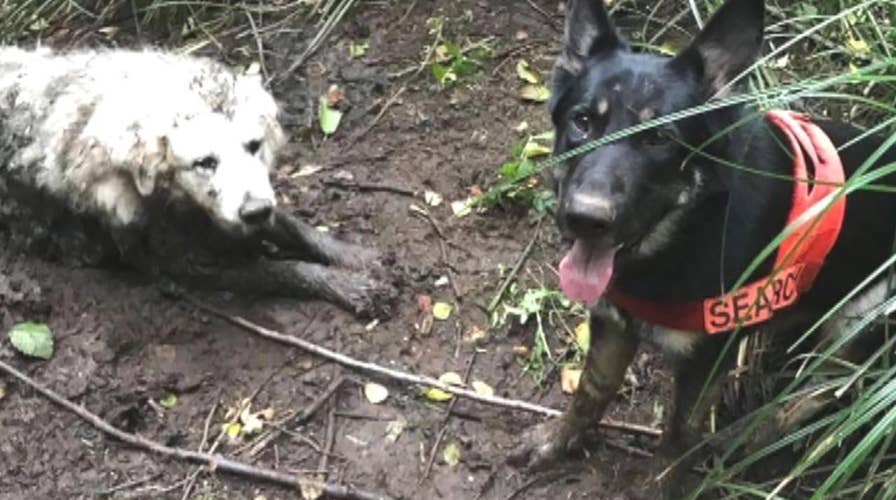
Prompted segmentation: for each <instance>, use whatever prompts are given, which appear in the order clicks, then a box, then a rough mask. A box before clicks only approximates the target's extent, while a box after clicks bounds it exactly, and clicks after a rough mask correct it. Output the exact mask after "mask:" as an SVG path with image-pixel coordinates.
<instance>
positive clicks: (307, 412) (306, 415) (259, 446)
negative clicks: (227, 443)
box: [249, 377, 345, 457]
mask: <svg viewBox="0 0 896 500" xmlns="http://www.w3.org/2000/svg"><path fill="white" fill-rule="evenodd" d="M343 382H345V377H338V378H336V380H334V381H333V383H331V384H330V385H329V386H327V388H326V389H324V392H322V393H321V394H320V396H318V397H317V398H316V399H315V400H314V401H312V402H311V404H310V405H308V406H306V407H305V408H304V409H303V410H302V411H301V412H299V414H297V415H296V416H295V418H293V419H291V420H292V422H291V423H292V425H302V424H304V423H305V422H307V421H309V420H311V417H313V416H314V414H315V413H317V411H318V410H320V408H321V407H322V406H323V405H324V403H326V402H327V401H328V400H329V399H330V398H331V397H333V395H334V394H336V391H338V390H339V388H340V387H342V383H343ZM283 429H284V428H283V427H280V428H277V429H274V430H273V431H271V433H270V434H269V435H268V436H267V437H265V438H264V439H262V440H261V441H259V442H258V443H256V444H254V445H253V446H252V447H251V448H250V449H249V456H250V457H254V456H255V455H258V454H259V453H261V450H263V449H264V448H265V447H267V446H268V445H269V444H270V443H271V442H272V441H274V440H275V439H277V437H279V436H280V434H282V433H283Z"/></svg>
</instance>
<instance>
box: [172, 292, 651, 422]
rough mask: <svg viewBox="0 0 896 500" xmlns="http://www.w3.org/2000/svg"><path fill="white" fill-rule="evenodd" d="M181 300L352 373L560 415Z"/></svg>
mask: <svg viewBox="0 0 896 500" xmlns="http://www.w3.org/2000/svg"><path fill="white" fill-rule="evenodd" d="M182 298H183V300H184V301H185V302H187V303H188V304H191V305H193V306H194V307H197V308H199V309H201V310H203V311H205V312H207V313H209V314H212V315H215V316H217V317H219V318H221V319H223V320H226V321H227V322H229V323H231V324H233V325H236V326H238V327H240V328H242V329H244V330H246V331H248V332H251V333H254V334H256V335H258V336H260V337H264V338H266V339H268V340H273V341H275V342H280V343H282V344H287V345H290V346H293V347H298V348H299V349H302V350H304V351H308V352H310V353H313V354H316V355H318V356H321V357H323V358H326V359H328V360H330V361H333V362H335V363H339V364H340V365H343V366H347V367H349V368H354V369H356V370H361V371H365V372H370V373H375V374H377V375H381V376H384V377H389V378H391V379H394V380H398V381H401V382H406V383H409V384H416V385H422V386H429V387H435V388H437V389H441V390H443V391H445V392H448V393H451V394H454V395H455V396H460V397H464V398H467V399H471V400H473V401H478V402H480V403H483V404H487V405H491V406H497V407H501V408H509V409H513V410H521V411H527V412H530V413H536V414H540V415H545V416H548V417H558V416H560V415H562V414H563V412H561V411H560V410H556V409H554V408H548V407H546V406H542V405H539V404H534V403H530V402H528V401H520V400H516V399H509V398H503V397H500V396H487V395H484V394H479V393H477V392H476V391H473V390H470V389H465V388H463V387H458V386H455V385H451V384H446V383H444V382H442V381H440V380H438V379H436V378H433V377H428V376H426V375H415V374H412V373H408V372H404V371H401V370H394V369H392V368H386V367H384V366H380V365H377V364H375V363H370V362H367V361H361V360H358V359H355V358H352V357H350V356H346V355H345V354H341V353H338V352H336V351H333V350H330V349H327V348H326V347H321V346H319V345H317V344H313V343H311V342H308V341H307V340H304V339H301V338H299V337H293V336H292V335H286V334H283V333H280V332H278V331H276V330H271V329H269V328H265V327H263V326H261V325H258V324H256V323H253V322H251V321H249V320H247V319H245V318H242V317H240V316H235V315H231V314H229V313H226V312H224V311H222V310H220V309H217V308H215V307H212V306H209V305H206V304H203V303H202V302H199V301H198V300H196V299H194V298H192V297H190V296H187V295H183V296H182ZM600 426H602V427H604V428H607V429H613V430H618V431H624V432H630V433H634V434H644V435H647V436H651V437H659V436H661V435H662V431H660V430H658V429H654V428H652V427H647V426H643V425H637V424H629V423H626V422H618V421H615V420H612V419H609V418H607V417H604V419H603V420H601V422H600Z"/></svg>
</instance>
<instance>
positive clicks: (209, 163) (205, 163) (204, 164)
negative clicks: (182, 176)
mask: <svg viewBox="0 0 896 500" xmlns="http://www.w3.org/2000/svg"><path fill="white" fill-rule="evenodd" d="M193 168H200V169H203V170H208V171H210V172H214V171H215V169H216V168H218V159H217V158H215V157H214V156H205V157H202V158H200V159H198V160H196V161H194V162H193Z"/></svg>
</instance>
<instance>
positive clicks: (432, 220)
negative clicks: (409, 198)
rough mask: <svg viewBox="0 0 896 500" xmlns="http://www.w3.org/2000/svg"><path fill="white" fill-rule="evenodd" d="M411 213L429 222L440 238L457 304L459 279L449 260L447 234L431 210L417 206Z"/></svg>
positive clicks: (459, 294) (443, 261) (446, 269)
mask: <svg viewBox="0 0 896 500" xmlns="http://www.w3.org/2000/svg"><path fill="white" fill-rule="evenodd" d="M411 213H414V214H417V215H418V216H420V217H423V218H424V219H426V220H428V221H429V223H430V225H432V228H433V230H434V231H435V232H436V234H437V235H438V236H439V251H440V253H441V255H442V265H444V266H445V272H446V274H447V275H448V281H449V282H450V283H451V291H452V292H454V299H455V301H457V302H460V299H461V293H460V289H458V287H457V279H456V277H455V276H454V270H453V269H452V268H451V261H450V260H449V259H448V247H447V246H446V245H445V243H446V242H447V241H448V238H447V237H446V236H445V232H444V231H442V226H440V225H439V223H438V222H436V219H435V218H434V217H433V216H432V214H431V213H429V210H426V209H424V208H420V207H418V206H416V205H411Z"/></svg>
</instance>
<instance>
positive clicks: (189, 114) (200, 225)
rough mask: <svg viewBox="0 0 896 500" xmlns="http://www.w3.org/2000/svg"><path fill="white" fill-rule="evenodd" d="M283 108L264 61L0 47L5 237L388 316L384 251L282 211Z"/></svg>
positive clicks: (183, 279)
mask: <svg viewBox="0 0 896 500" xmlns="http://www.w3.org/2000/svg"><path fill="white" fill-rule="evenodd" d="M250 68H251V67H250ZM279 114H280V112H279V109H278V105H277V103H276V101H275V100H274V98H273V96H272V95H271V94H270V93H269V92H268V91H267V90H266V89H265V88H264V86H263V85H262V81H261V78H260V76H259V75H258V73H257V71H251V70H247V71H241V72H238V71H235V70H233V69H231V68H229V67H227V66H225V65H223V64H221V63H219V62H216V61H214V60H212V59H208V58H204V57H196V56H187V55H178V54H174V53H171V52H167V51H162V50H158V49H139V50H138V49H102V50H89V49H84V50H73V51H68V52H62V53H55V52H53V51H51V50H48V49H35V50H25V49H21V48H16V47H4V48H0V243H5V245H4V246H5V247H6V251H9V252H12V251H14V250H13V249H12V248H11V247H12V246H16V247H21V248H22V249H23V250H25V251H29V252H31V251H35V253H39V254H41V256H43V257H48V258H54V259H60V258H63V259H65V260H70V261H71V260H74V261H75V262H83V263H87V264H89V265H93V264H99V263H109V262H110V261H111V262H113V263H116V264H124V265H125V266H127V267H131V268H137V269H138V270H139V271H143V272H148V273H149V274H150V275H153V276H160V277H165V278H170V279H173V280H175V281H177V282H180V283H182V284H187V285H190V286H195V287H200V288H211V289H228V290H231V291H236V292H245V293H253V294H265V295H279V296H290V297H292V296H302V297H313V298H322V299H324V300H328V301H331V302H335V303H337V304H339V305H341V306H343V307H345V308H347V309H349V310H350V311H352V312H354V313H356V314H359V315H364V316H371V315H382V314H384V313H386V312H387V311H388V310H389V307H390V299H392V298H394V288H393V287H392V286H391V284H388V283H385V282H383V281H380V280H378V279H375V278H373V277H372V276H370V275H368V273H367V271H370V270H371V269H372V268H378V270H382V267H381V266H378V264H379V263H380V261H381V257H380V256H379V254H378V253H377V252H375V251H373V250H370V249H366V248H362V247H360V246H357V245H353V244H349V243H346V242H342V241H340V240H338V239H336V238H333V237H331V236H329V235H327V234H325V233H323V232H320V231H317V230H316V229H315V228H313V227H311V226H310V225H309V224H307V223H304V222H303V221H301V220H298V219H297V218H295V217H293V216H292V215H291V214H290V213H289V211H288V209H287V207H278V206H277V199H276V197H275V193H274V189H273V187H272V184H271V180H270V176H271V174H272V170H273V168H274V166H275V162H276V160H277V159H278V157H279V156H280V155H281V149H282V148H283V146H284V145H285V142H286V140H285V139H286V138H285V134H284V131H283V129H282V128H281V125H280V123H279ZM13 243H15V245H13ZM72 254H74V255H72ZM66 257H73V258H66Z"/></svg>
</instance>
